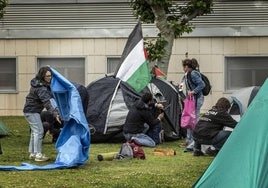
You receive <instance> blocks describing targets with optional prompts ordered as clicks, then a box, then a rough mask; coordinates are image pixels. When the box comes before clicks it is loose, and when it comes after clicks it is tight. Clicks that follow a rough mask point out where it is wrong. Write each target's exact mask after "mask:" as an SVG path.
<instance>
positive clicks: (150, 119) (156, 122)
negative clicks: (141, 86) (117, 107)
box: [123, 93, 164, 147]
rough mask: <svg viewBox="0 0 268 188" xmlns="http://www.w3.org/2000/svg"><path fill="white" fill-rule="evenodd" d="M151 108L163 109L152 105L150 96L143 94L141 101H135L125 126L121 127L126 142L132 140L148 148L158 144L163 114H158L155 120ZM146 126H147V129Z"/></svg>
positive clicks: (156, 104)
mask: <svg viewBox="0 0 268 188" xmlns="http://www.w3.org/2000/svg"><path fill="white" fill-rule="evenodd" d="M153 108H159V109H163V108H164V106H163V105H162V104H158V103H153V96H152V94H151V93H145V94H144V95H143V96H142V97H141V100H139V101H137V102H136V104H135V106H133V107H132V108H131V109H130V110H129V112H128V114H127V117H126V122H125V125H124V126H123V133H124V136H125V139H126V140H130V139H133V140H134V141H135V142H137V143H138V144H140V145H143V146H148V147H154V146H155V145H156V144H158V143H159V142H160V140H159V133H160V130H161V126H160V122H161V120H162V119H163V118H164V113H160V114H159V115H158V116H157V118H155V117H154V115H153V112H152V109H153ZM146 126H149V128H148V127H146ZM148 129H149V130H148ZM157 130H158V131H157ZM147 131H148V132H147ZM156 132H157V133H156ZM146 133H147V134H146ZM149 135H150V136H149ZM157 137H158V138H157Z"/></svg>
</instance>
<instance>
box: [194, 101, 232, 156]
mask: <svg viewBox="0 0 268 188" xmlns="http://www.w3.org/2000/svg"><path fill="white" fill-rule="evenodd" d="M230 107H231V104H230V102H229V100H228V99H227V98H224V97H222V98H220V99H219V100H218V101H217V103H216V105H215V106H213V107H212V109H211V110H209V111H208V112H206V113H205V114H204V115H203V116H201V117H200V119H199V121H198V123H197V125H196V126H195V128H194V130H193V138H194V141H195V145H194V156H201V155H204V153H203V152H202V151H201V144H206V145H213V146H214V148H215V149H214V150H212V149H211V148H210V147H209V148H208V149H207V150H206V153H207V154H208V155H211V156H215V155H217V153H218V152H219V150H220V149H221V147H222V146H223V144H224V143H225V141H226V140H227V138H228V137H229V136H230V134H231V133H232V132H231V131H227V130H223V128H224V127H231V128H234V127H235V126H236V124H237V121H235V120H234V119H233V118H232V117H231V115H230V114H228V109H229V108H230Z"/></svg>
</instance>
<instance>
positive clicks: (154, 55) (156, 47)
mask: <svg viewBox="0 0 268 188" xmlns="http://www.w3.org/2000/svg"><path fill="white" fill-rule="evenodd" d="M166 44H167V41H166V40H165V39H164V38H163V37H161V34H160V33H159V34H158V38H156V39H150V38H145V40H144V45H145V49H146V51H147V53H148V56H149V60H150V61H155V60H159V59H161V58H162V57H163V55H164V54H165V52H166V51H165V45H166Z"/></svg>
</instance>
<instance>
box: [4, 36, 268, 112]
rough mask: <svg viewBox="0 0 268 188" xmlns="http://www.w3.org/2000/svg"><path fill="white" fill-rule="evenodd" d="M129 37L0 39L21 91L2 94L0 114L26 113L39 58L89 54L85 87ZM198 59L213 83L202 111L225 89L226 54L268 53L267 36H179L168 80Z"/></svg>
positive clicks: (174, 77) (104, 69) (102, 72)
mask: <svg viewBox="0 0 268 188" xmlns="http://www.w3.org/2000/svg"><path fill="white" fill-rule="evenodd" d="M125 43H126V39H125V38H124V39H120V38H118V39H29V40H21V39H16V40H13V39H9V40H0V57H16V58H17V63H18V93H14V94H13V93H12V94H10V93H7V94H3V93H0V98H1V100H0V116H6V115H12V116H15V115H23V113H22V109H23V105H24V102H25V97H26V95H27V94H28V91H29V88H30V85H29V83H30V80H31V79H32V78H33V77H34V76H35V74H36V71H37V66H36V64H37V63H36V61H37V58H38V57H81V56H83V57H86V66H85V67H86V73H87V74H86V86H87V85H88V84H89V83H90V82H92V81H94V80H95V79H97V78H100V77H102V76H104V74H105V73H106V58H107V57H111V56H120V55H121V53H122V51H123V49H124V46H125ZM185 52H188V53H189V58H196V59H197V60H198V61H199V64H200V69H201V71H202V72H203V73H204V74H206V75H207V76H208V78H209V79H210V81H211V84H212V95H209V96H207V97H205V104H204V105H203V108H202V111H204V110H207V109H208V108H210V107H211V106H212V105H213V104H214V103H215V102H216V100H217V99H218V98H219V97H222V96H228V93H225V92H224V89H223V88H224V57H225V56H230V55H232V56H233V55H234V56H235V55H237V56H239V55H243V56H245V55H268V37H226V38H180V39H177V40H176V41H175V42H174V47H173V53H172V56H171V60H170V65H169V69H168V80H172V81H174V83H179V82H180V79H181V78H182V76H183V72H182V67H181V61H182V59H184V58H185Z"/></svg>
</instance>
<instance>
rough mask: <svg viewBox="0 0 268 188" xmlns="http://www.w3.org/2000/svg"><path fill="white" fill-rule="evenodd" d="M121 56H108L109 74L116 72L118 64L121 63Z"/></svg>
mask: <svg viewBox="0 0 268 188" xmlns="http://www.w3.org/2000/svg"><path fill="white" fill-rule="evenodd" d="M120 60H121V58H120V57H108V58H107V74H109V73H114V72H115V71H116V68H117V66H118V65H119V63H120Z"/></svg>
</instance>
